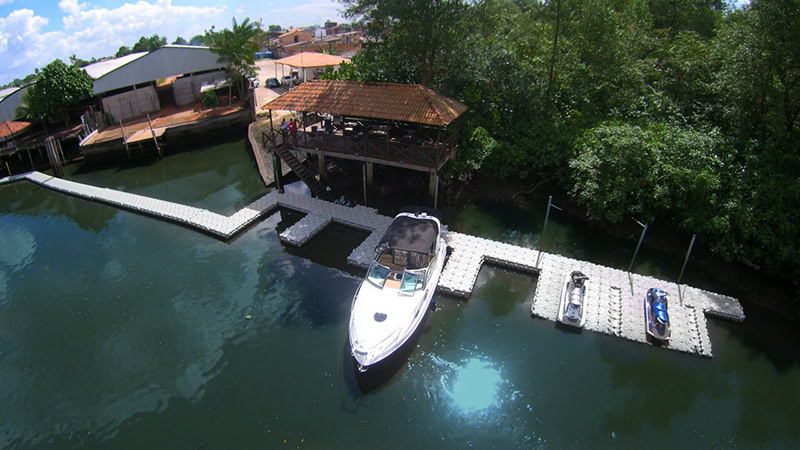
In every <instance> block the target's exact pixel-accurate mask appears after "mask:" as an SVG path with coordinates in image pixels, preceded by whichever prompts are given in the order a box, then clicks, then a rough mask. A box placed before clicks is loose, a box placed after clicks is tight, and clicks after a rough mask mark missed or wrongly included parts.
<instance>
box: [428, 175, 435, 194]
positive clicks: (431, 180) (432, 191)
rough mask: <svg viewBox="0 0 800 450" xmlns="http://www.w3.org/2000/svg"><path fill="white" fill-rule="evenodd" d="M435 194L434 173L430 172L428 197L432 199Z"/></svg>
mask: <svg viewBox="0 0 800 450" xmlns="http://www.w3.org/2000/svg"><path fill="white" fill-rule="evenodd" d="M435 193H436V171H435V170H431V173H430V178H429V179H428V195H429V196H431V198H433V196H434V194H435Z"/></svg>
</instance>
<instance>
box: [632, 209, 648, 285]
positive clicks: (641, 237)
mask: <svg viewBox="0 0 800 450" xmlns="http://www.w3.org/2000/svg"><path fill="white" fill-rule="evenodd" d="M633 220H634V222H636V223H638V224H639V225H641V226H643V227H644V229H643V230H642V235H641V236H639V243H638V244H636V250H634V251H633V258H631V263H630V264H628V272H630V271H631V268H632V267H633V262H634V261H636V255H638V254H639V248H641V247H642V241H644V234H645V233H647V225H648V224H646V223H642V222H639V221H638V220H636V219H633Z"/></svg>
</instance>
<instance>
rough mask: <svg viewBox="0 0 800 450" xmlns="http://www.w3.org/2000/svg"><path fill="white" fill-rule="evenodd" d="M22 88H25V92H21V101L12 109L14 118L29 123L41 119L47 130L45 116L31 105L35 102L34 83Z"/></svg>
mask: <svg viewBox="0 0 800 450" xmlns="http://www.w3.org/2000/svg"><path fill="white" fill-rule="evenodd" d="M22 89H25V92H23V93H22V102H20V104H19V105H18V106H17V109H15V110H14V118H15V119H17V120H26V121H28V122H31V123H36V122H40V121H41V122H42V125H43V126H44V130H45V132H47V121H46V120H45V119H46V116H43V115H41V114H38V113H37V112H36V110H35V109H34V108H32V107H31V105H33V104H34V102H35V100H34V99H33V98H34V96H35V95H36V92H35V89H36V85H35V84H33V85H30V86H27V87H24V88H22Z"/></svg>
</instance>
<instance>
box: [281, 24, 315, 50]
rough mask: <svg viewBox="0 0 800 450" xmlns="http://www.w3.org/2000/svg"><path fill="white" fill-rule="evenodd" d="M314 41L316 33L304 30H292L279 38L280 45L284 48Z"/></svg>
mask: <svg viewBox="0 0 800 450" xmlns="http://www.w3.org/2000/svg"><path fill="white" fill-rule="evenodd" d="M312 40H314V33H313V32H311V31H307V30H304V29H302V28H292V29H291V30H289V31H287V32H286V33H283V34H282V35H280V36H278V45H279V46H281V47H283V46H286V45H290V44H297V43H299V42H309V41H312Z"/></svg>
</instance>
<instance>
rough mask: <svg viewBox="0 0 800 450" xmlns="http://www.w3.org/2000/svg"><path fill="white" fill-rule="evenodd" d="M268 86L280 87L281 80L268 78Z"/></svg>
mask: <svg viewBox="0 0 800 450" xmlns="http://www.w3.org/2000/svg"><path fill="white" fill-rule="evenodd" d="M267 87H268V88H271V89H275V88H279V87H281V82H280V81H278V79H277V78H268V79H267Z"/></svg>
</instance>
